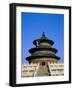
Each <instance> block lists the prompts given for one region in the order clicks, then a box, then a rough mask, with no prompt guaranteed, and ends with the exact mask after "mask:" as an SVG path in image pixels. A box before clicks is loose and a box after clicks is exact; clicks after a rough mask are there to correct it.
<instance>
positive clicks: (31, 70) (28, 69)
mask: <svg viewBox="0 0 73 90" xmlns="http://www.w3.org/2000/svg"><path fill="white" fill-rule="evenodd" d="M62 75H64V64H62V63H61V64H60V63H56V64H49V63H48V65H40V64H39V63H38V64H22V68H21V77H38V76H62Z"/></svg>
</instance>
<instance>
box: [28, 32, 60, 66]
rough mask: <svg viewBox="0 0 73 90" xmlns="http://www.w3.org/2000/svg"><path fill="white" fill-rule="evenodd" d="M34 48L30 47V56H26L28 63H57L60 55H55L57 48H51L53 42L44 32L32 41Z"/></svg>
mask: <svg viewBox="0 0 73 90" xmlns="http://www.w3.org/2000/svg"><path fill="white" fill-rule="evenodd" d="M33 44H34V45H35V46H36V47H35V48H31V49H30V50H29V52H30V53H31V56H28V57H27V58H26V60H28V62H29V63H39V64H40V65H48V64H49V63H50V64H54V63H57V62H58V60H59V59H60V57H58V56H56V53H57V52H58V50H57V49H55V48H53V47H52V45H53V44H54V42H53V41H52V40H49V39H48V38H47V37H46V36H45V33H44V32H43V33H42V36H41V38H39V39H36V40H34V41H33Z"/></svg>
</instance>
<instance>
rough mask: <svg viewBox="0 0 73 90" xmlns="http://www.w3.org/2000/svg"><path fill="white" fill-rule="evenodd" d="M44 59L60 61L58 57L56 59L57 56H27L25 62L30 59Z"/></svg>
mask: <svg viewBox="0 0 73 90" xmlns="http://www.w3.org/2000/svg"><path fill="white" fill-rule="evenodd" d="M45 57H47V58H54V59H57V60H60V57H58V56H29V57H27V58H26V60H28V61H30V60H31V59H36V58H45Z"/></svg>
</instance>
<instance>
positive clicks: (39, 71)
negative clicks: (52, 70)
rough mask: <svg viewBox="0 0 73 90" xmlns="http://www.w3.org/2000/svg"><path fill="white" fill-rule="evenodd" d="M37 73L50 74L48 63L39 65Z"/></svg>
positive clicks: (39, 74)
mask: <svg viewBox="0 0 73 90" xmlns="http://www.w3.org/2000/svg"><path fill="white" fill-rule="evenodd" d="M37 73H38V74H37V76H49V72H48V67H47V66H46V65H44V66H42V65H41V66H39V69H38V72H37Z"/></svg>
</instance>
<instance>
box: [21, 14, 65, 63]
mask: <svg viewBox="0 0 73 90" xmlns="http://www.w3.org/2000/svg"><path fill="white" fill-rule="evenodd" d="M21 25H22V26H21V32H22V33H21V48H22V49H21V56H22V63H28V62H27V60H26V59H25V58H26V57H27V56H29V55H30V53H29V52H28V50H29V49H30V48H33V47H35V46H34V45H33V40H35V39H38V38H40V37H41V35H42V32H45V35H46V36H47V37H48V39H51V40H53V41H54V45H53V46H52V47H54V48H56V49H57V50H58V53H57V54H56V55H58V56H59V57H61V60H60V62H63V60H64V15H63V14H45V13H27V12H22V13H21Z"/></svg>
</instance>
